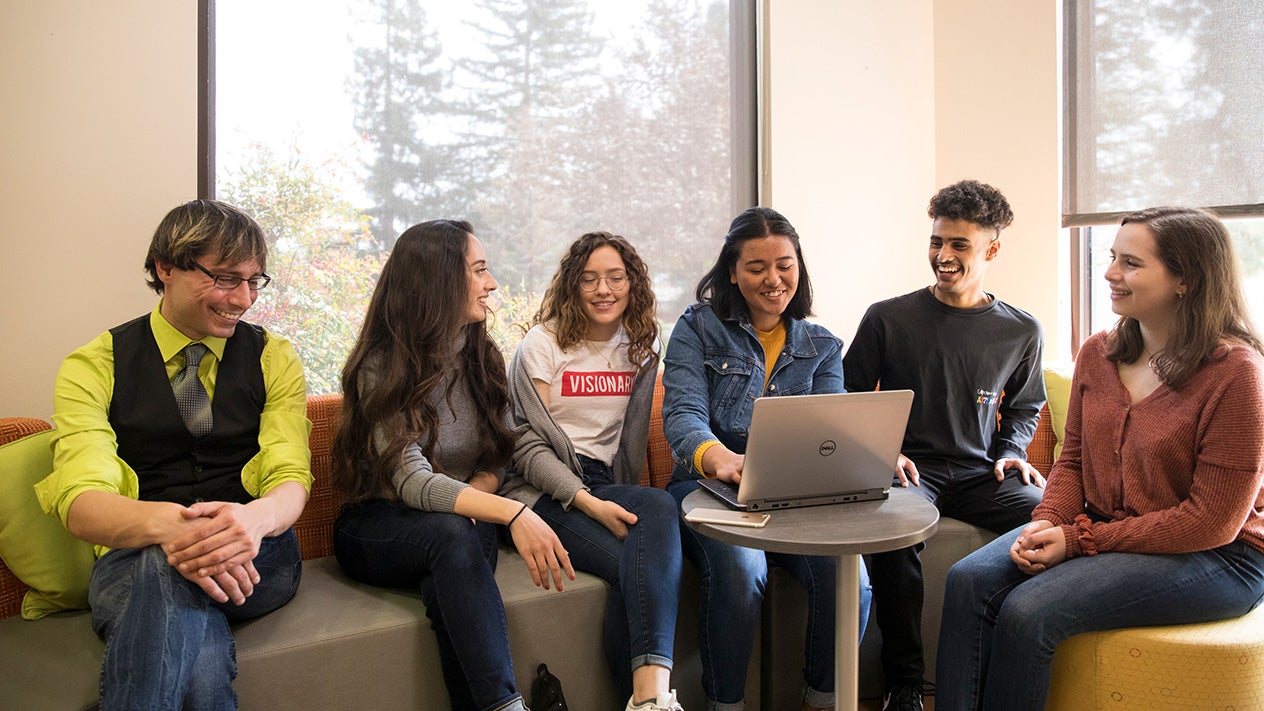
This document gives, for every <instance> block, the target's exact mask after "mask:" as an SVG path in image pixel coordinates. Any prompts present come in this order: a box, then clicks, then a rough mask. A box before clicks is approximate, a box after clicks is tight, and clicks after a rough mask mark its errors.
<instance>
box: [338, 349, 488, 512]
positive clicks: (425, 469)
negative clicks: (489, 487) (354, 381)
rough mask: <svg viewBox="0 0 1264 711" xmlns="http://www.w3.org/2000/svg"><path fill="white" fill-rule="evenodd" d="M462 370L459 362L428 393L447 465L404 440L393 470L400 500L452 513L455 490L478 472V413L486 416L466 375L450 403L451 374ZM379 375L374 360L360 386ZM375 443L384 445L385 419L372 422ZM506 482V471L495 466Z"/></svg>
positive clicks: (438, 452)
mask: <svg viewBox="0 0 1264 711" xmlns="http://www.w3.org/2000/svg"><path fill="white" fill-rule="evenodd" d="M461 372H463V371H462V369H461V368H459V367H457V368H453V369H452V370H450V371H448V374H447V377H446V378H444V380H443V382H442V383H440V384H439V385H438V387H436V388H435V390H434V392H433V393H432V394H431V396H430V402H431V404H433V405H434V408H435V412H436V413H437V414H438V417H439V433H438V436H437V437H436V438H435V447H434V455H435V459H437V460H439V461H441V462H442V463H443V468H444V471H442V472H437V471H435V470H434V465H433V464H432V463H431V461H430V460H429V459H428V458H427V457H426V455H424V454H422V452H421V445H420V444H419V443H418V442H409V443H408V444H407V445H405V446H404V451H403V454H402V455H401V457H400V461H399V464H398V465H397V466H396V467H395V470H394V471H393V472H391V483H392V484H394V486H395V493H396V494H398V495H399V498H400V500H401V501H403V502H404V503H405V504H408V505H409V506H411V507H413V508H415V509H420V510H422V511H436V512H441V513H451V512H452V507H453V506H455V505H456V497H457V494H460V493H461V490H462V489H464V488H466V487H467V486H469V485H468V484H466V482H467V481H469V479H470V477H472V476H473V475H474V473H475V469H474V467H475V464H476V463H477V462H478V458H479V453H480V450H479V437H478V435H479V432H478V428H477V425H476V423H477V422H478V418H480V417H485V415H484V414H483V413H480V412H479V411H478V410H477V409H476V408H475V406H474V402H473V400H471V398H470V391H469V387H468V386H467V384H466V383H465V381H464V380H462V381H461V382H458V383H456V385H455V387H453V388H452V391H451V406H450V407H449V398H448V386H449V384H451V382H452V377H453V376H454V375H456V374H458V373H461ZM376 380H377V373H376V370H375V369H374V368H373V363H372V362H370V364H369V366H368V367H366V368H364V370H362V371H361V373H360V381H361V382H360V387H361V390H362V391H368V390H370V389H372V388H373V387H374V385H375V384H376ZM373 443H374V446H375V447H378V448H381V447H382V446H384V445H385V443H386V435H385V433H383V432H382V431H381V425H378V426H377V427H376V428H374V432H373ZM491 473H492V474H495V475H496V477H497V478H498V479H499V480H500V481H501V482H502V483H503V482H504V475H505V473H504V471H503V470H502V471H493V472H491Z"/></svg>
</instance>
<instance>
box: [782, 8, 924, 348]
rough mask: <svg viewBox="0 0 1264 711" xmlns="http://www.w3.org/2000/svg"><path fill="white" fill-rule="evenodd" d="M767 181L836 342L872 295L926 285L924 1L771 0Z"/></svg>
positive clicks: (887, 294) (875, 298)
mask: <svg viewBox="0 0 1264 711" xmlns="http://www.w3.org/2000/svg"><path fill="white" fill-rule="evenodd" d="M770 5H771V13H770V17H769V22H768V30H769V35H770V36H769V40H768V44H769V49H770V54H771V56H770V58H769V60H768V70H769V83H770V85H771V90H770V96H771V99H772V101H771V108H770V110H769V115H768V121H769V126H770V129H771V130H770V132H769V134H770V135H769V140H770V142H771V158H772V160H771V166H770V172H771V183H772V185H771V190H770V191H769V194H768V195H766V196H763V200H764V202H766V203H767V204H768V205H770V206H771V207H773V208H776V209H777V210H778V211H780V212H782V213H783V214H785V216H786V217H787V218H788V219H789V220H790V222H791V223H793V224H794V226H795V229H796V230H797V231H798V232H799V237H800V241H801V244H802V246H803V251H804V259H805V261H806V262H807V265H808V268H809V273H810V274H811V275H812V286H813V288H814V291H815V302H816V303H815V311H816V314H817V318H816V320H817V321H819V322H820V323H822V324H824V325H825V326H826V327H828V328H829V329H830V330H832V331H834V333H835V334H837V335H838V336H839V337H841V338H842V339H843V340H844V341H846V342H847V343H848V344H850V343H851V337H852V334H853V333H854V332H855V330H856V325H857V324H858V323H859V322H860V317H861V316H863V315H864V312H865V309H866V308H868V306H869V304H870V303H872V302H874V301H879V300H881V299H885V298H887V297H890V296H896V295H898V294H903V293H905V292H908V291H911V290H912V289H914V288H916V287H917V286H919V285H922V284H928V283H929V267H927V266H926V257H925V254H926V251H925V249H924V243H925V239H924V235H925V234H926V233H927V224H926V218H925V214H926V211H925V207H924V206H925V204H926V201H927V199H928V198H929V197H930V195H931V194H932V193H934V191H935V121H934V113H935V101H934V99H935V72H934V57H933V55H932V50H933V48H934V26H933V16H932V13H931V9H932V3H931V1H930V0H900V1H899V2H870V1H868V0H847V1H846V2H838V1H831V0H774V1H773V2H771V3H770Z"/></svg>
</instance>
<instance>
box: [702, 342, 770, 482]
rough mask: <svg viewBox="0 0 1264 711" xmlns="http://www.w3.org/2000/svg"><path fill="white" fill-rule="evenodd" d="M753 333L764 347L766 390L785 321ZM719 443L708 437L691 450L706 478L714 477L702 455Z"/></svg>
mask: <svg viewBox="0 0 1264 711" xmlns="http://www.w3.org/2000/svg"><path fill="white" fill-rule="evenodd" d="M755 335H756V336H758V337H759V345H761V346H763V348H764V390H765V391H767V390H768V380H769V378H771V377H772V367H773V366H774V365H776V364H777V357H778V356H780V355H781V349H782V348H785V347H786V322H785V321H778V322H777V325H776V326H773V327H772V330H771V331H761V330H759V329H758V328H756V329H755ZM719 443H720V440H718V439H710V440H707V441H706V442H703V443H702V444H700V445H698V448H697V449H695V450H694V451H693V468H694V469H696V470H697V471H698V473H699V474H701V475H702V476H704V477H706V478H708V479H713V478H714V477H712V476H711V475H709V474H707V473H706V472H705V471H703V470H702V455H704V454H706V453H707V450H708V449H711V448H712V447H714V446H715V445H717V444H719Z"/></svg>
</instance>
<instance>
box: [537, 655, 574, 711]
mask: <svg viewBox="0 0 1264 711" xmlns="http://www.w3.org/2000/svg"><path fill="white" fill-rule="evenodd" d="M531 711H570V709H568V708H566V697H565V696H563V695H562V680H561V679H558V678H557V677H555V676H553V673H552V672H550V671H549V668H548V666H547V665H545V664H540V666H538V667H536V668H535V681H532V682H531Z"/></svg>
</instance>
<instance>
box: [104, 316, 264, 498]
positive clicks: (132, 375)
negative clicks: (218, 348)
mask: <svg viewBox="0 0 1264 711" xmlns="http://www.w3.org/2000/svg"><path fill="white" fill-rule="evenodd" d="M110 333H111V334H113V336H114V394H113V396H112V398H111V400H110V424H111V425H112V426H113V427H114V433H115V435H116V437H117V439H118V456H119V458H120V459H122V460H123V461H125V462H127V464H128V466H130V467H131V468H132V469H133V470H134V471H135V472H136V475H137V477H138V478H139V479H140V498H141V500H142V501H174V502H176V503H178V504H182V505H185V506H187V505H189V504H191V503H193V502H195V501H235V502H237V503H246V502H248V501H250V500H251V498H252V497H251V496H250V495H249V494H247V493H246V490H245V488H244V487H243V486H242V484H241V468H242V467H243V466H245V464H246V462H248V461H250V459H251V458H252V457H254V456H255V454H257V453H258V452H259V413H261V412H262V411H263V404H264V402H265V401H266V400H267V391H266V390H265V388H264V385H263V368H262V366H261V365H260V363H259V357H260V355H261V354H262V353H263V345H264V336H263V329H261V328H259V327H258V326H254V325H252V324H248V323H244V322H240V321H239V322H238V323H237V329H236V331H235V332H234V333H233V335H232V337H231V338H229V339H228V342H227V345H225V346H224V359H223V360H222V361H221V362H220V364H219V375H218V376H217V377H216V380H215V398H214V402H213V403H212V406H211V413H212V416H213V418H214V428H213V429H212V430H211V433H210V434H209V435H207V436H205V437H203V438H201V439H198V438H196V437H194V436H193V435H192V434H190V433H189V430H188V428H187V427H185V425H184V420H182V419H180V411H179V409H178V408H177V406H176V396H175V393H173V392H172V390H171V381H169V380H167V371H166V367H165V364H164V363H163V360H162V353H161V352H160V351H159V350H158V344H157V342H156V341H155V340H154V333H153V329H151V328H150V326H149V314H146V315H144V316H141V317H140V318H138V319H135V320H133V321H129V322H127V323H125V324H123V325H121V326H117V327H115V328H112V329H110Z"/></svg>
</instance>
